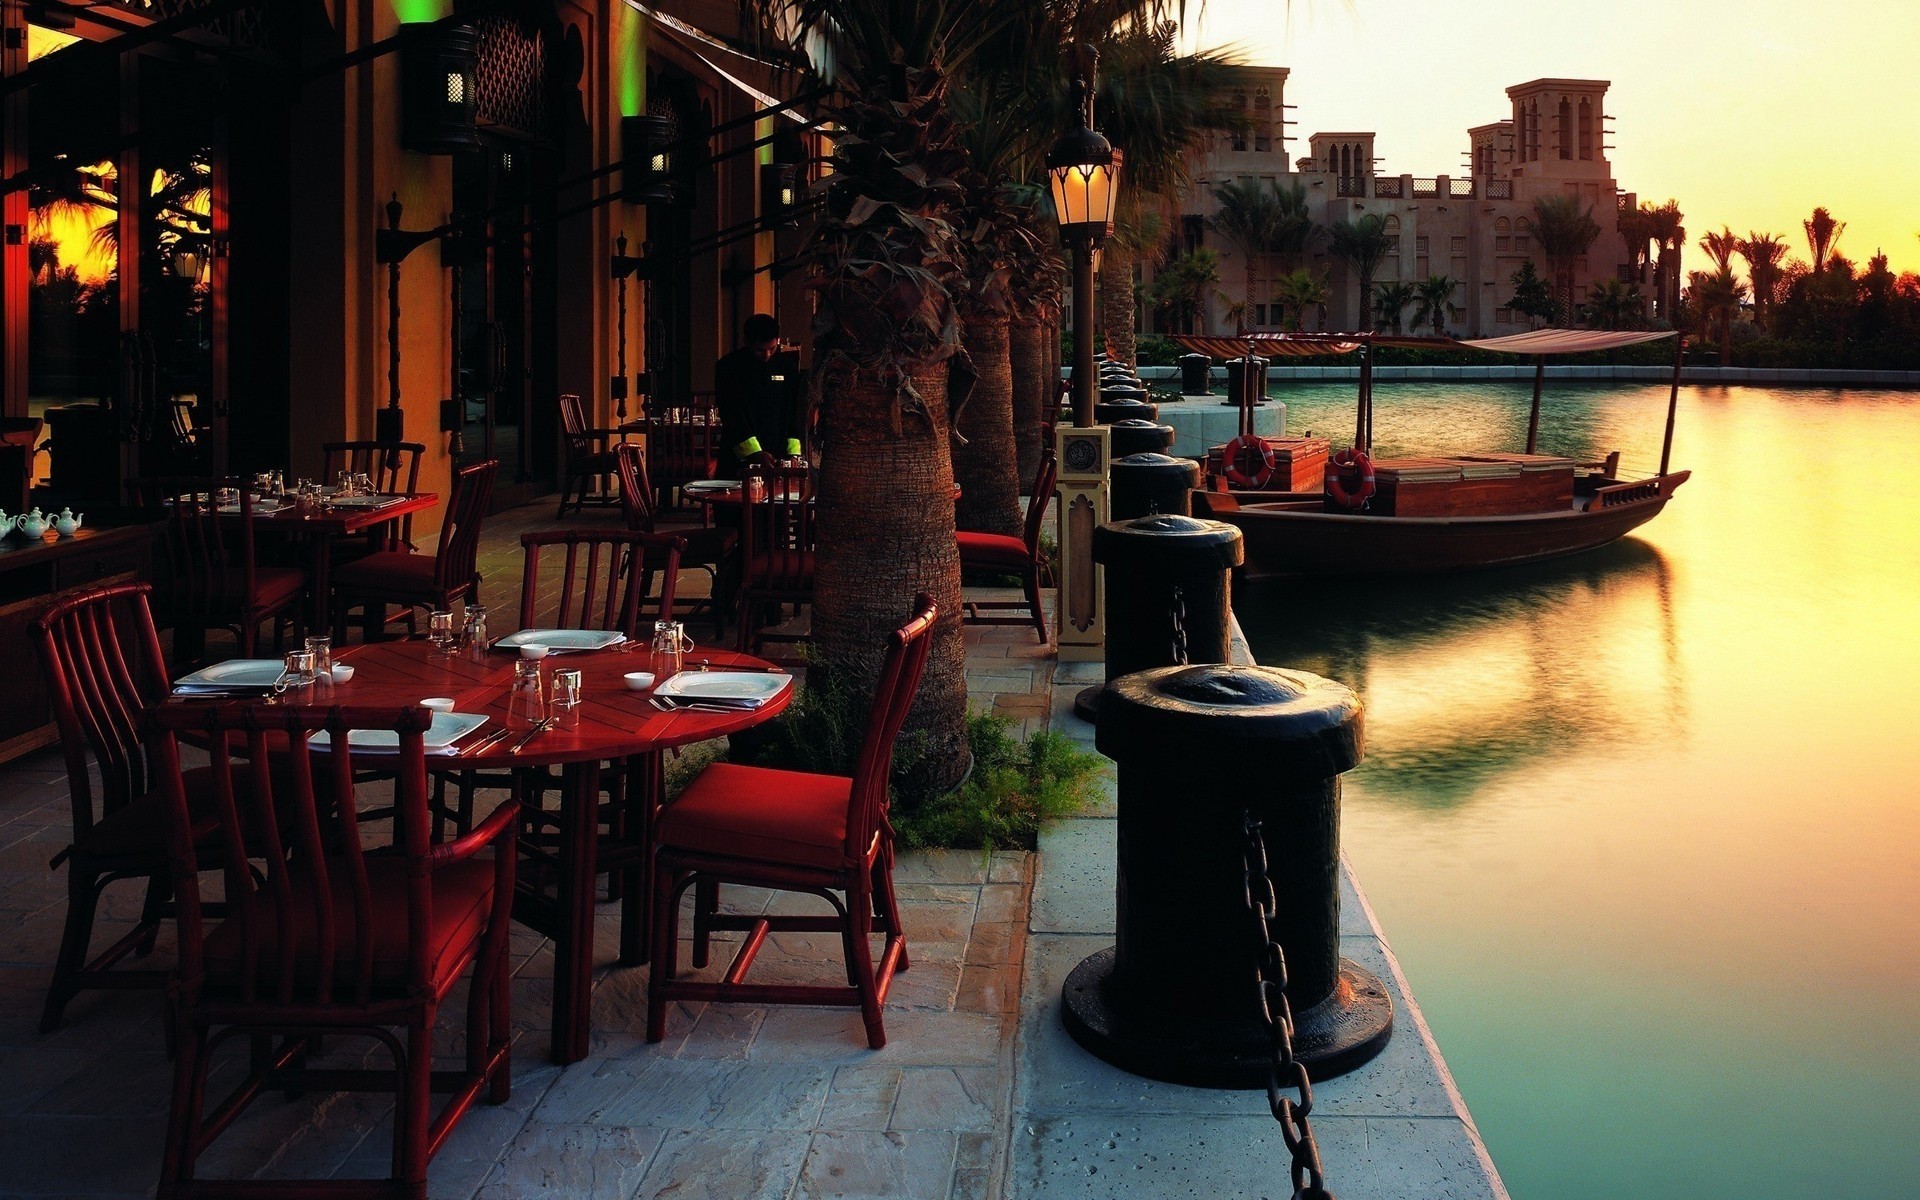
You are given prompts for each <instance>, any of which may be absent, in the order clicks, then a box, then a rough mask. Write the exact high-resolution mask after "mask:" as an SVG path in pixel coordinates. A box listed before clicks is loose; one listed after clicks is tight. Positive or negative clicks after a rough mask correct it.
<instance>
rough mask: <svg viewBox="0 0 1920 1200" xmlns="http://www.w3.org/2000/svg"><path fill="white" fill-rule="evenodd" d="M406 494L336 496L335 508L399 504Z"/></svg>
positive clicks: (334, 500)
mask: <svg viewBox="0 0 1920 1200" xmlns="http://www.w3.org/2000/svg"><path fill="white" fill-rule="evenodd" d="M404 499H406V497H404V496H335V497H334V498H333V506H334V507H335V508H385V507H386V506H387V505H389V504H398V503H400V501H402V500H404Z"/></svg>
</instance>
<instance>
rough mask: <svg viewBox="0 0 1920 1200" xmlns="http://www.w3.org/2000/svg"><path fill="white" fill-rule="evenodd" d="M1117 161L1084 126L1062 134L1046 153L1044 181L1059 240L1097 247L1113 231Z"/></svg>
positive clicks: (1104, 141)
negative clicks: (1051, 194) (1090, 244)
mask: <svg viewBox="0 0 1920 1200" xmlns="http://www.w3.org/2000/svg"><path fill="white" fill-rule="evenodd" d="M1120 159H1121V156H1120V152H1119V151H1118V150H1115V149H1114V148H1113V146H1112V144H1111V143H1109V142H1108V141H1107V139H1106V138H1104V137H1102V136H1100V134H1098V133H1096V132H1095V131H1094V130H1091V129H1087V128H1085V127H1082V128H1080V129H1075V130H1073V131H1071V132H1069V133H1066V134H1064V135H1062V136H1061V138H1060V140H1058V141H1056V142H1055V143H1054V144H1053V149H1052V150H1050V151H1048V152H1047V182H1048V183H1049V185H1051V187H1052V189H1053V211H1054V214H1055V217H1056V218H1057V219H1058V220H1059V222H1060V236H1061V238H1062V239H1063V240H1065V241H1067V242H1068V243H1076V242H1091V243H1092V244H1093V245H1095V246H1098V245H1099V244H1100V243H1101V242H1104V241H1105V240H1106V239H1107V236H1108V235H1109V234H1111V233H1112V232H1113V214H1114V209H1115V208H1117V207H1118V206H1119V203H1120Z"/></svg>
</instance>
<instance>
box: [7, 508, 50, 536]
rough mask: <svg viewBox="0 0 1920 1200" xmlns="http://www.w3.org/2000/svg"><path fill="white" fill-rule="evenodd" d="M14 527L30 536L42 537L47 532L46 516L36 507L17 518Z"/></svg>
mask: <svg viewBox="0 0 1920 1200" xmlns="http://www.w3.org/2000/svg"><path fill="white" fill-rule="evenodd" d="M15 527H16V528H18V529H19V530H20V532H21V533H23V534H25V535H26V536H28V537H30V538H37V537H42V536H44V535H45V534H46V532H47V516H46V514H45V513H43V512H41V511H40V510H39V509H37V508H36V509H34V510H33V511H32V512H30V513H28V514H27V515H26V516H24V517H20V518H17V520H16V522H15Z"/></svg>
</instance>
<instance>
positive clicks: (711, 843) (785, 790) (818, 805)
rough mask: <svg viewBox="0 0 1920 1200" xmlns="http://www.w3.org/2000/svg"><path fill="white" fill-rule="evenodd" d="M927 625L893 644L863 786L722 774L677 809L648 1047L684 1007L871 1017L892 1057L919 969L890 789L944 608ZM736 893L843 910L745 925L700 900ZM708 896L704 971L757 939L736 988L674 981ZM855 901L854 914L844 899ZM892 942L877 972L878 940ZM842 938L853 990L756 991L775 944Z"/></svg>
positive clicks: (730, 973)
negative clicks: (887, 1006)
mask: <svg viewBox="0 0 1920 1200" xmlns="http://www.w3.org/2000/svg"><path fill="white" fill-rule="evenodd" d="M914 608H915V612H914V616H913V619H912V620H911V621H909V622H907V623H906V624H905V625H904V626H902V627H901V628H900V629H899V630H897V631H895V633H894V634H893V636H892V637H891V638H889V639H888V643H887V653H886V659H885V661H884V662H883V663H882V664H881V667H880V677H879V681H878V684H877V686H876V688H875V691H874V697H873V707H872V709H871V710H870V712H869V716H868V721H867V732H866V736H865V738H864V739H862V741H861V744H860V755H859V758H858V760H857V761H856V763H855V765H854V769H853V777H852V778H851V779H845V778H840V777H838V776H832V775H813V774H808V773H805V772H800V771H775V770H768V769H766V768H763V767H743V766H735V765H733V764H731V763H716V764H715V765H713V766H711V767H708V768H707V769H706V770H705V771H704V772H702V773H701V774H700V776H699V777H698V778H697V779H695V780H694V781H693V783H692V784H691V785H689V786H688V788H687V790H686V791H685V792H682V793H681V794H680V797H679V798H678V799H676V800H675V801H674V802H673V803H671V804H669V805H667V806H666V807H665V808H664V809H662V810H661V812H660V815H659V818H658V823H657V825H656V835H655V836H656V849H655V856H654V864H653V872H654V874H653V954H652V958H653V972H652V975H651V977H650V978H649V979H648V986H647V1040H648V1041H653V1042H657V1041H659V1040H661V1039H662V1038H663V1037H665V1036H666V1022H667V1005H668V1003H669V1002H670V1001H673V1000H706V1001H719V1002H734V1001H741V1002H746V1003H752V1004H845V1005H851V1004H857V1005H858V1006H859V1007H860V1013H861V1017H862V1018H863V1020H864V1021H865V1024H866V1027H867V1044H868V1045H869V1046H872V1047H873V1048H874V1049H876V1050H877V1049H879V1048H880V1047H882V1046H884V1045H886V1043H887V1033H886V1028H885V1026H884V1024H883V1023H882V1021H881V1015H880V1006H881V1005H882V1004H883V1003H885V1001H886V998H887V989H888V988H889V987H890V986H891V985H892V982H893V976H894V973H895V972H896V971H904V970H906V969H907V967H908V965H909V962H908V959H907V941H906V933H905V931H904V930H903V929H902V928H901V924H900V905H899V903H898V902H897V901H896V900H895V898H894V894H893V830H892V827H891V826H889V825H888V824H887V782H888V776H889V775H890V774H891V773H892V763H893V742H894V738H895V736H896V735H898V733H899V732H900V726H901V724H902V723H903V722H904V721H905V720H906V718H907V709H908V707H909V706H910V705H911V704H912V703H913V695H914V692H915V690H916V689H917V688H918V687H919V686H920V675H921V673H922V672H923V671H924V670H925V669H926V665H927V653H928V651H929V650H930V649H931V648H932V645H933V637H932V631H933V622H934V617H935V615H936V614H937V611H938V610H937V606H936V605H935V604H934V602H933V600H932V598H931V597H928V596H926V595H922V596H920V597H919V598H918V599H917V600H916V602H915V605H914ZM723 883H735V884H743V885H747V886H752V887H764V888H773V889H776V890H780V891H794V892H808V893H811V894H813V895H816V896H820V897H823V898H825V899H826V900H827V902H828V903H829V904H831V905H833V907H834V910H835V915H834V916H830V917H809V916H788V915H784V914H782V915H765V916H732V915H728V914H721V913H715V912H713V911H711V906H710V904H708V903H706V902H703V900H702V898H701V897H700V896H699V892H706V893H708V894H709V895H711V894H713V893H714V892H715V891H716V890H717V888H718V886H719V885H720V884H723ZM689 887H696V888H697V889H698V891H697V892H696V901H695V904H696V911H695V913H694V946H693V960H694V965H695V966H696V967H700V966H704V965H705V963H706V955H707V936H708V933H709V931H711V930H714V929H738V930H744V931H746V933H747V937H746V939H745V941H744V942H743V944H742V945H741V947H740V952H739V954H738V956H737V957H736V958H735V959H734V961H733V964H732V965H731V966H730V967H728V968H727V972H726V975H725V976H724V977H723V978H722V979H720V980H718V981H714V982H707V981H694V980H686V979H676V978H674V962H675V955H676V953H677V952H678V950H679V946H680V903H679V900H680V896H681V895H682V894H683V893H684V892H685V891H686V889H687V888H689ZM835 892H840V893H843V894H844V897H845V898H844V902H843V900H842V899H841V897H840V896H836V895H835V894H834V893H835ZM876 922H877V923H878V925H879V928H880V931H881V932H882V933H884V934H885V935H886V942H885V946H884V948H883V949H882V951H881V954H880V960H879V962H878V964H876V963H875V962H874V960H873V951H872V947H871V946H870V945H869V944H868V940H867V939H868V935H869V933H870V932H872V930H873V927H874V925H875V924H876ZM836 930H837V931H838V932H839V933H840V935H841V941H842V943H843V945H844V946H845V949H846V955H847V979H848V985H847V986H821V985H800V984H753V983H746V982H744V979H745V977H746V973H747V970H748V969H749V968H750V967H751V966H752V965H753V959H754V956H755V955H756V954H757V953H758V952H759V949H760V946H761V945H762V943H764V942H765V941H766V938H767V935H768V933H769V932H786V931H803V932H825V931H836Z"/></svg>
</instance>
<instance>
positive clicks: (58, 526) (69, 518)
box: [53, 508, 87, 537]
mask: <svg viewBox="0 0 1920 1200" xmlns="http://www.w3.org/2000/svg"><path fill="white" fill-rule="evenodd" d="M86 519H87V514H85V513H81V514H79V515H78V516H75V515H74V511H73V510H72V509H71V508H63V509H61V510H60V515H59V516H57V517H55V518H54V520H53V528H54V530H55V531H56V532H57V533H59V535H60V536H61V537H72V536H73V535H74V534H75V533H77V532H79V530H80V526H81V525H82V524H84V523H85V522H86Z"/></svg>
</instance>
